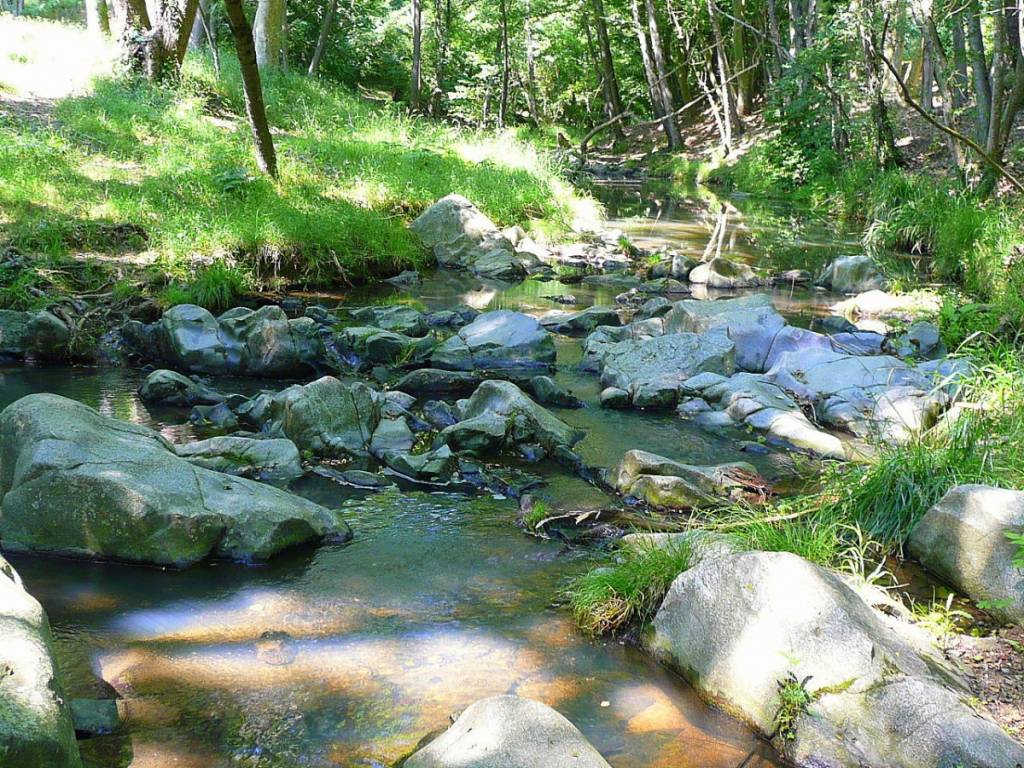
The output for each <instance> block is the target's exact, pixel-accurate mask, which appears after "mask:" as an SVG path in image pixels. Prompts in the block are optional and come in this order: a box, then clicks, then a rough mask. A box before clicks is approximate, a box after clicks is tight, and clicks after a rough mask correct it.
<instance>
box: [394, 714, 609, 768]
mask: <svg viewBox="0 0 1024 768" xmlns="http://www.w3.org/2000/svg"><path fill="white" fill-rule="evenodd" d="M541 766H543V768H610V766H609V765H608V763H607V761H605V759H604V758H603V757H601V755H600V753H599V752H598V751H597V750H596V749H594V747H593V746H591V744H590V743H589V742H588V741H587V740H586V739H585V738H584V737H583V734H581V733H580V732H579V731H578V730H577V729H576V727H575V726H574V725H573V724H572V723H570V722H569V721H568V720H566V719H565V718H564V717H562V716H561V715H560V714H558V712H556V711H555V710H553V709H551V708H550V707H547V706H545V705H544V704H541V703H540V702H537V701H531V700H529V699H523V698H520V697H518V696H494V697H492V698H489V699H481V700H480V701H477V702H476V703H474V704H471V705H470V706H469V707H468V708H467V709H466V710H465V711H464V712H463V713H462V714H461V715H459V717H458V719H457V720H456V721H455V722H454V723H453V724H452V726H451V727H450V728H449V729H448V730H447V731H445V732H444V733H442V734H441V735H440V736H438V737H437V738H436V739H434V740H433V741H431V742H430V743H429V744H427V745H426V746H425V747H423V748H422V749H420V750H419V751H417V752H416V753H415V754H413V755H412V756H411V757H409V759H408V760H406V761H405V768H540V767H541Z"/></svg>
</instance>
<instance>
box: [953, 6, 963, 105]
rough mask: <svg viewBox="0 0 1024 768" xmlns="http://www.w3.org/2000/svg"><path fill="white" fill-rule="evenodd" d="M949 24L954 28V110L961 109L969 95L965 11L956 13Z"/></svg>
mask: <svg viewBox="0 0 1024 768" xmlns="http://www.w3.org/2000/svg"><path fill="white" fill-rule="evenodd" d="M949 22H950V24H951V25H952V27H953V34H952V38H953V71H952V73H951V79H952V86H953V108H954V109H960V108H961V107H963V106H964V103H965V102H966V98H965V94H966V93H967V38H966V37H965V35H964V12H963V9H960V10H958V11H957V12H956V13H954V14H953V15H952V16H951V17H950V19H949Z"/></svg>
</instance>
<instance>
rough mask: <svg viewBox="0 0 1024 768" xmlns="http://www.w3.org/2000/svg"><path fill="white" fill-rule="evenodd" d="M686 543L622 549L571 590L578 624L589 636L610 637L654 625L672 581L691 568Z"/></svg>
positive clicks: (585, 574)
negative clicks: (629, 628) (632, 627)
mask: <svg viewBox="0 0 1024 768" xmlns="http://www.w3.org/2000/svg"><path fill="white" fill-rule="evenodd" d="M690 560H691V550H690V547H689V546H688V545H687V544H686V543H682V542H681V543H675V544H673V545H672V546H668V547H658V546H640V547H623V548H621V549H620V550H619V551H618V553H617V557H616V558H615V559H614V560H610V561H609V562H607V563H606V564H603V565H601V566H599V567H597V568H594V569H593V570H591V571H589V572H587V573H584V574H583V575H581V576H579V577H577V578H576V579H574V580H573V581H572V583H571V584H570V585H569V587H568V589H567V595H568V597H569V604H570V606H571V608H572V614H573V617H574V618H575V619H576V623H577V624H579V626H580V627H581V628H582V629H584V630H585V631H587V632H590V633H591V634H595V635H598V634H612V633H615V632H619V631H621V630H623V629H625V628H626V627H627V626H629V625H630V624H633V623H640V624H643V623H645V622H647V621H648V620H650V618H651V617H652V616H653V615H654V612H655V611H657V609H658V606H659V605H661V601H662V599H663V598H664V597H665V593H666V592H667V591H668V588H669V587H670V586H671V585H672V582H673V580H674V579H675V578H676V576H678V575H679V574H680V573H682V572H683V571H685V570H686V569H687V568H689V567H690Z"/></svg>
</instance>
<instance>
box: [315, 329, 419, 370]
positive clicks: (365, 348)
mask: <svg viewBox="0 0 1024 768" xmlns="http://www.w3.org/2000/svg"><path fill="white" fill-rule="evenodd" d="M434 344H435V342H434V340H433V339H431V338H429V337H428V338H414V337H412V336H406V335H405V334H402V333H397V332H395V331H386V330H382V329H380V328H377V327H375V326H350V327H348V328H343V329H341V330H340V331H338V332H337V333H336V334H335V336H334V349H335V351H336V352H337V353H338V354H339V355H341V356H342V357H343V358H344V359H345V360H346V361H348V362H352V363H368V364H370V365H374V364H378V363H385V364H387V363H414V362H417V361H419V360H424V359H426V357H427V356H428V355H429V354H430V351H431V350H432V349H433V348H434Z"/></svg>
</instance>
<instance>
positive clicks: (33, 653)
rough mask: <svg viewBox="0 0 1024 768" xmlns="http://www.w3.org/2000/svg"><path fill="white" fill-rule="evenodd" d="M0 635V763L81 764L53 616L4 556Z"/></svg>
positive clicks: (20, 766)
mask: <svg viewBox="0 0 1024 768" xmlns="http://www.w3.org/2000/svg"><path fill="white" fill-rule="evenodd" d="M4 469H6V468H4ZM5 544H6V542H5ZM0 637H2V638H3V641H2V642H0V673H2V675H0V765H3V766H4V767H5V768H81V765H82V760H81V757H80V756H79V754H78V744H77V743H76V742H75V731H74V726H73V725H72V721H71V711H70V708H69V707H68V704H67V701H66V699H65V697H64V690H63V685H62V681H61V676H60V670H59V668H58V667H57V662H56V660H55V658H54V654H53V636H52V635H51V633H50V622H49V621H48V620H47V618H46V613H45V612H44V611H43V607H42V606H41V605H39V603H38V602H37V601H36V600H35V598H33V597H32V596H31V595H30V594H28V592H26V591H25V588H24V586H23V585H22V583H21V578H20V577H19V576H18V573H17V572H16V571H15V570H14V568H12V567H11V566H10V564H9V563H8V562H7V561H6V560H4V558H3V557H0Z"/></svg>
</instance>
